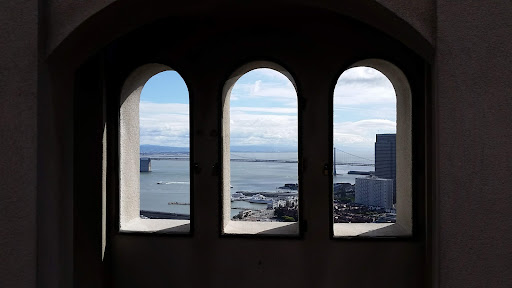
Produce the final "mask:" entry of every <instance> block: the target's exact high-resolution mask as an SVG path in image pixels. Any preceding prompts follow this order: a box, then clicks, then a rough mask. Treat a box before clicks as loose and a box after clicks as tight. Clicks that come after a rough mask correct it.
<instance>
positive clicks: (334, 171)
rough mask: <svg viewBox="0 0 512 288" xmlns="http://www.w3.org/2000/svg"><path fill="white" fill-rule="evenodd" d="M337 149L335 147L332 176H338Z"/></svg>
mask: <svg viewBox="0 0 512 288" xmlns="http://www.w3.org/2000/svg"><path fill="white" fill-rule="evenodd" d="M337 174H338V173H336V147H334V161H333V162H332V175H334V176H336V175H337Z"/></svg>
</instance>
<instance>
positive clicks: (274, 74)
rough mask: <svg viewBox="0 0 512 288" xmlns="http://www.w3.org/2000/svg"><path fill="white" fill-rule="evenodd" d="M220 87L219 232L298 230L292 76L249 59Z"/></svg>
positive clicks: (279, 231) (296, 126)
mask: <svg viewBox="0 0 512 288" xmlns="http://www.w3.org/2000/svg"><path fill="white" fill-rule="evenodd" d="M224 92H225V94H224V107H223V109H224V112H223V113H224V114H223V120H222V121H223V122H222V123H223V131H224V133H223V137H224V140H223V141H224V142H223V144H224V147H223V153H224V157H223V159H224V169H223V172H224V174H223V183H224V184H223V185H224V187H223V193H224V195H223V199H224V202H223V203H224V207H223V209H224V211H223V222H224V226H223V228H224V229H223V232H224V233H226V234H255V233H262V234H278V235H280V234H294V233H298V223H296V222H297V221H298V220H299V205H298V203H299V201H298V199H299V198H298V197H299V178H298V177H299V175H298V165H297V164H298V116H297V113H298V110H297V92H296V89H295V86H294V83H293V80H292V79H291V77H290V76H289V73H287V72H286V71H285V70H284V69H283V68H281V67H279V66H277V65H275V64H273V63H266V62H259V63H251V64H249V65H246V66H244V67H243V68H241V69H239V70H238V71H237V72H236V73H235V74H234V75H233V76H232V77H231V78H230V79H229V80H228V82H227V83H226V85H225V87H224ZM242 221H243V223H241V222H242ZM248 222H249V223H248ZM290 223H293V224H290ZM276 228H278V229H277V230H276ZM270 230H272V231H270Z"/></svg>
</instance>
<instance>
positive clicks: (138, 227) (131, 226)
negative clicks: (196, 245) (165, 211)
mask: <svg viewBox="0 0 512 288" xmlns="http://www.w3.org/2000/svg"><path fill="white" fill-rule="evenodd" d="M120 232H121V233H158V234H188V233H190V220H169V219H141V218H136V219H132V220H130V221H128V222H127V223H125V224H124V225H121V229H120Z"/></svg>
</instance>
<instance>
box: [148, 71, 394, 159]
mask: <svg viewBox="0 0 512 288" xmlns="http://www.w3.org/2000/svg"><path fill="white" fill-rule="evenodd" d="M333 104H334V105H333V110H334V111H333V121H334V123H333V141H334V146H335V147H337V149H341V150H344V151H347V152H354V153H356V152H357V153H371V154H373V147H374V143H375V134H377V133H395V131H396V96H395V91H394V89H393V86H392V84H391V82H390V81H389V80H388V79H387V78H386V77H385V76H384V75H383V74H382V73H380V72H379V71H377V70H375V69H373V68H368V67H356V68H351V69H349V70H346V71H345V72H344V73H343V74H342V75H341V76H340V78H339V79H338V82H337V84H336V88H335V90H334V100H333ZM230 106H231V113H230V134H231V139H230V142H231V145H232V146H255V145H258V146H266V147H271V149H274V150H276V151H278V150H289V151H292V150H296V147H297V135H298V128H297V127H298V125H297V123H298V119H297V94H296V91H295V88H294V86H293V84H292V83H291V82H290V80H289V79H288V78H287V77H286V76H284V75H283V74H281V73H279V72H277V71H275V70H272V69H266V68H262V69H255V70H252V71H250V72H248V73H246V74H245V75H243V76H242V77H240V78H239V79H238V80H237V82H236V83H235V85H234V86H233V89H232V91H231V95H230ZM188 117H189V107H188V89H187V86H186V84H185V82H184V81H183V79H182V78H181V77H180V75H179V74H178V73H177V72H175V71H165V72H161V73H159V74H157V75H155V76H153V77H152V78H151V79H150V80H149V81H148V82H147V83H146V85H145V86H144V88H143V90H142V93H141V103H140V143H141V144H153V145H162V146H173V147H188V145H189V133H190V132H189V128H188V126H189V120H188Z"/></svg>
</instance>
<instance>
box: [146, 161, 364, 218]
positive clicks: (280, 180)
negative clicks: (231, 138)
mask: <svg viewBox="0 0 512 288" xmlns="http://www.w3.org/2000/svg"><path fill="white" fill-rule="evenodd" d="M146 156H148V155H145V157H146ZM149 157H151V156H149ZM156 157H159V156H156ZM168 158H170V159H166V160H155V159H152V160H151V172H141V173H140V192H141V193H140V209H141V210H147V211H157V212H168V213H178V214H186V215H189V214H190V176H189V161H188V158H187V157H168ZM231 159H232V161H231V164H230V165H231V183H230V184H231V187H232V188H231V193H232V194H233V193H235V192H237V191H252V192H274V191H276V190H277V188H278V187H281V186H283V185H284V184H286V183H298V182H299V181H298V169H297V163H296V162H295V163H290V162H293V161H297V153H296V152H285V153H283V152H265V153H263V152H250V153H231ZM268 160H277V161H276V162H269V161H268ZM258 161H260V162H258ZM373 169H374V167H372V166H348V165H337V166H336V170H337V172H338V175H336V176H333V182H334V183H339V182H346V183H352V184H354V183H355V179H356V178H359V177H364V176H361V175H349V174H347V172H348V171H349V170H357V171H372V170H373ZM231 208H232V209H231V216H234V215H236V214H238V212H239V211H240V210H242V209H253V210H263V209H266V205H265V204H253V203H248V202H245V201H235V202H232V203H231Z"/></svg>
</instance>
